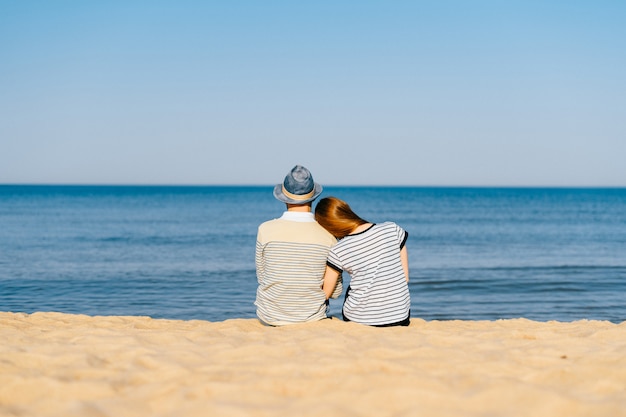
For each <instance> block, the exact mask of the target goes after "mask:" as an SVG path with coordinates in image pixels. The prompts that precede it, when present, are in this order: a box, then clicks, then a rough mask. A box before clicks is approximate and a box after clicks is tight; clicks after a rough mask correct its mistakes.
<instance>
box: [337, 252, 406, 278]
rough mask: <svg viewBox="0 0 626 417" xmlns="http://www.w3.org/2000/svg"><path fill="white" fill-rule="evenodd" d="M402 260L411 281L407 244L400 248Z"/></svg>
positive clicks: (403, 267)
mask: <svg viewBox="0 0 626 417" xmlns="http://www.w3.org/2000/svg"><path fill="white" fill-rule="evenodd" d="M400 261H401V262H402V269H404V276H405V277H406V282H409V252H408V251H407V250H406V245H404V247H403V248H402V249H401V250H400ZM327 268H328V267H327Z"/></svg>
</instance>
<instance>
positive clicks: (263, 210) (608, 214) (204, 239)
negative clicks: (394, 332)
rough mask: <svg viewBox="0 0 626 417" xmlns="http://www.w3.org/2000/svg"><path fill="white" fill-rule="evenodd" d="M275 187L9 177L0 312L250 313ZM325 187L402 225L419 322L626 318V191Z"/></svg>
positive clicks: (212, 317) (1, 228) (335, 308)
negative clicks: (67, 182)
mask: <svg viewBox="0 0 626 417" xmlns="http://www.w3.org/2000/svg"><path fill="white" fill-rule="evenodd" d="M272 188H273V186H258V187H257V186H255V187H243V186H241V187H214V186H210V187H184V186H171V187H162V186H145V187H143V186H9V185H5V186H0V311H12V312H27V313H32V312H36V311H57V312H66V313H78V314H88V315H141V316H151V317H154V318H170V319H184V320H188V319H202V320H209V321H222V320H226V319H232V318H252V317H255V307H254V304H253V303H254V299H255V291H256V275H255V267H254V248H255V238H256V230H257V226H258V225H259V224H260V223H261V222H263V221H265V220H268V219H272V218H276V217H279V216H280V215H281V214H282V211H283V209H284V206H283V205H282V204H281V203H279V202H278V201H276V200H275V199H274V198H273V196H272ZM330 195H333V196H336V197H339V198H342V199H344V200H346V201H348V202H349V203H350V205H351V206H352V208H353V209H354V210H355V211H356V212H357V213H358V214H359V215H361V217H364V218H366V219H367V220H369V221H371V222H382V221H386V220H391V221H395V222H396V223H398V224H399V225H401V226H402V227H403V228H405V229H406V230H407V231H408V232H409V240H408V242H407V247H408V251H409V263H410V275H411V280H410V291H411V301H412V308H411V316H412V317H418V318H423V319H426V320H451V319H461V320H496V319H506V318H517V317H525V318H528V319H531V320H538V321H549V320H558V321H573V320H580V319H594V320H608V321H611V322H616V323H618V322H622V321H624V320H626V189H621V188H620V189H618V188H611V189H600V188H589V189H587V188H436V187H433V188H428V187H427V188H411V187H330V186H329V187H326V188H325V190H324V193H323V196H330ZM344 279H345V281H346V283H349V277H348V276H346V277H345V278H344ZM342 301H343V297H342V298H340V299H339V300H331V314H332V315H335V316H340V314H341V313H340V312H341V303H342Z"/></svg>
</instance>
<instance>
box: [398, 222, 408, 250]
mask: <svg viewBox="0 0 626 417" xmlns="http://www.w3.org/2000/svg"><path fill="white" fill-rule="evenodd" d="M396 232H397V233H398V242H399V243H400V249H402V248H404V245H406V241H407V239H408V238H409V232H407V231H406V230H404V229H403V228H401V227H400V226H398V225H397V224H396Z"/></svg>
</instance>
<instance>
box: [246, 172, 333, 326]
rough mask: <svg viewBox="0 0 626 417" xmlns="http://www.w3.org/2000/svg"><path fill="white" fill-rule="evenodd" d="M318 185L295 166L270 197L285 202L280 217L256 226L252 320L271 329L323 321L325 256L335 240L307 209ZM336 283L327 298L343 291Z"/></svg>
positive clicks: (317, 192) (318, 193) (326, 303)
mask: <svg viewBox="0 0 626 417" xmlns="http://www.w3.org/2000/svg"><path fill="white" fill-rule="evenodd" d="M321 193H322V186H321V185H320V184H318V183H316V182H315V181H313V176H312V175H311V173H310V172H309V170H308V169H306V168H305V167H303V166H300V165H296V166H295V167H293V169H292V170H291V171H290V172H289V173H288V174H287V176H285V180H284V181H283V183H282V184H278V185H276V187H274V197H276V199H278V201H281V202H283V203H285V204H286V206H287V211H285V212H284V213H283V215H282V217H280V218H278V219H274V220H270V221H267V222H265V223H263V224H261V225H260V226H259V229H258V234H257V241H256V255H255V262H256V273H257V279H258V282H259V286H258V289H257V295H256V301H255V303H254V304H255V305H256V306H257V317H258V318H259V320H261V322H263V323H265V324H268V325H271V326H281V325H286V324H293V323H302V322H307V321H314V320H321V319H324V318H326V314H327V310H328V302H327V301H326V296H325V295H324V291H323V290H322V283H323V278H324V271H325V269H326V257H327V255H328V251H329V249H330V247H331V246H333V245H334V244H336V243H337V239H335V237H334V236H333V235H331V234H330V233H329V232H327V231H326V230H325V229H324V228H323V227H322V226H320V225H319V224H318V223H317V222H316V221H315V217H314V216H313V213H312V210H311V205H312V204H313V201H314V200H315V199H316V198H317V197H318V196H319V195H320V194H321ZM342 289H343V288H342V283H341V280H340V281H339V282H338V283H337V287H336V288H335V291H334V293H333V295H332V298H337V297H338V296H339V295H340V294H341V292H342Z"/></svg>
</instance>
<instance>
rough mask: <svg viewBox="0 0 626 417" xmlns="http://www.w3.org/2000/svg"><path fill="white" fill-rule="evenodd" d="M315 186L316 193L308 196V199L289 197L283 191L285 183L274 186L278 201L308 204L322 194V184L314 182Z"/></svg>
mask: <svg viewBox="0 0 626 417" xmlns="http://www.w3.org/2000/svg"><path fill="white" fill-rule="evenodd" d="M313 185H314V187H313V190H314V193H313V196H312V197H311V198H307V199H306V200H293V199H291V198H289V197H287V196H286V195H285V194H284V193H283V185H282V184H276V186H275V187H274V197H275V198H276V199H277V200H278V201H282V202H283V203H287V204H306V203H310V202H311V201H313V200H315V199H316V198H317V197H319V196H320V194H322V186H321V185H320V184H318V183H316V182H315V183H313Z"/></svg>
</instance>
